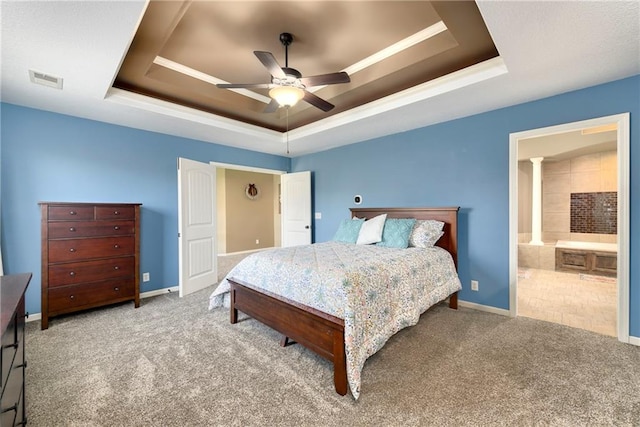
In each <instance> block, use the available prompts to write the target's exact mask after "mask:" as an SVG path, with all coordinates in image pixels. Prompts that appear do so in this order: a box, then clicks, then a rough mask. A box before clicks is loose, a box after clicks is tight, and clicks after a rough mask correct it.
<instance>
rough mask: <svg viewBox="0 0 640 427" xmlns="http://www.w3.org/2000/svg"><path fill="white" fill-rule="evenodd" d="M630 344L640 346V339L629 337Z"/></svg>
mask: <svg viewBox="0 0 640 427" xmlns="http://www.w3.org/2000/svg"><path fill="white" fill-rule="evenodd" d="M629 344H633V345H637V346H640V337H632V336H629Z"/></svg>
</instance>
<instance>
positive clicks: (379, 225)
mask: <svg viewBox="0 0 640 427" xmlns="http://www.w3.org/2000/svg"><path fill="white" fill-rule="evenodd" d="M386 220H387V214H382V215H378V216H376V217H373V218H371V219H368V220H366V221H365V222H364V224H362V227H360V233H359V234H358V241H357V242H356V244H358V245H369V244H371V243H378V242H381V241H382V230H383V229H384V222H385V221H386Z"/></svg>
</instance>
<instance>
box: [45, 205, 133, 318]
mask: <svg viewBox="0 0 640 427" xmlns="http://www.w3.org/2000/svg"><path fill="white" fill-rule="evenodd" d="M40 209H41V212H42V224H41V227H42V324H41V327H42V329H47V328H48V327H49V318H50V317H54V316H58V315H60V314H66V313H72V312H75V311H79V310H86V309H88V308H94V307H98V306H102V305H107V304H114V303H118V302H123V301H134V304H135V307H136V308H137V307H139V306H140V280H139V274H140V273H139V270H140V269H139V264H140V261H139V260H140V204H139V203H127V204H122V203H118V204H116V203H114V204H110V203H62V202H55V203H54V202H41V203H40Z"/></svg>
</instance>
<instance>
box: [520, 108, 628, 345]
mask: <svg viewBox="0 0 640 427" xmlns="http://www.w3.org/2000/svg"><path fill="white" fill-rule="evenodd" d="M611 123H616V124H617V126H618V140H617V159H618V266H617V279H618V322H617V323H618V328H617V329H618V340H620V341H622V342H626V343H629V342H630V340H629V208H630V205H629V187H630V185H631V182H630V180H629V176H630V175H629V162H630V159H629V145H630V139H629V113H623V114H616V115H612V116H606V117H598V118H595V119H589V120H583V121H579V122H573V123H566V124H562V125H557V126H550V127H545V128H539V129H532V130H527V131H523V132H516V133H512V134H510V135H509V314H510V316H512V317H515V316H516V315H517V313H518V297H517V289H518V286H517V285H518V142H519V141H520V140H521V139H527V138H533V137H540V136H546V135H553V134H558V133H565V132H571V131H576V130H580V129H584V128H589V127H596V126H601V125H606V124H611Z"/></svg>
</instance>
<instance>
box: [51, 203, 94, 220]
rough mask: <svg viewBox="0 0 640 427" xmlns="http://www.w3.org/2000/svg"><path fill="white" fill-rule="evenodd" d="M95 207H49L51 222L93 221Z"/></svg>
mask: <svg viewBox="0 0 640 427" xmlns="http://www.w3.org/2000/svg"><path fill="white" fill-rule="evenodd" d="M92 219H93V206H74V205H64V206H49V220H53V221H58V220H61V221H64V220H92Z"/></svg>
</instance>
